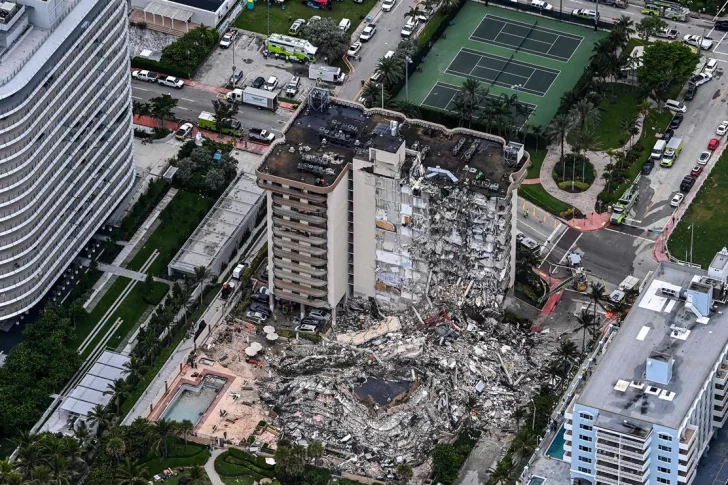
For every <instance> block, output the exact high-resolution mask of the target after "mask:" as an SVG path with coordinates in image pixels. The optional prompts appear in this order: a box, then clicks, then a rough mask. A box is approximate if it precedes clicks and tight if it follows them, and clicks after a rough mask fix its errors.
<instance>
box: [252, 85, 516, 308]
mask: <svg viewBox="0 0 728 485" xmlns="http://www.w3.org/2000/svg"><path fill="white" fill-rule="evenodd" d="M314 98H315V96H314V97H312V98H311V99H309V102H308V103H309V104H308V105H304V106H301V107H300V108H299V112H298V113H297V114H296V116H295V117H294V119H293V120H292V121H291V123H290V124H289V127H288V128H287V129H286V130H284V133H285V138H283V139H280V140H277V142H276V144H275V145H274V146H273V147H272V148H271V149H270V150H269V151H268V153H267V154H266V156H265V158H264V160H263V162H262V163H261V165H260V167H259V168H258V172H257V175H258V184H259V186H260V187H262V188H263V189H265V190H266V191H267V201H268V248H269V252H268V258H269V259H268V269H269V285H270V288H271V289H272V293H273V294H274V295H275V296H276V297H279V298H282V299H284V300H288V301H292V302H297V303H300V304H301V311H304V310H305V308H306V307H313V308H328V309H331V310H333V311H334V318H335V312H336V307H337V305H339V304H340V303H341V302H342V301H343V300H345V299H346V298H347V297H351V296H357V297H368V298H372V299H376V301H377V302H378V304H380V305H382V306H384V307H388V308H393V309H398V308H399V309H401V308H404V307H406V306H408V305H410V304H412V303H413V302H417V301H419V300H421V299H423V298H430V297H432V298H436V297H439V296H443V297H450V299H451V300H452V301H455V300H456V299H457V300H458V301H461V302H463V301H465V300H466V299H467V300H468V302H469V303H470V304H472V305H473V306H475V307H477V308H479V309H480V310H482V311H483V312H484V313H487V312H493V313H498V312H499V311H501V308H500V305H501V302H502V298H503V294H504V291H505V289H506V288H508V287H509V286H510V284H511V283H512V278H513V277H514V275H515V272H514V271H513V270H512V267H513V265H514V264H515V257H514V252H515V238H512V237H511V236H512V232H513V231H514V230H515V219H514V217H515V211H513V210H512V208H513V206H514V205H515V203H514V200H515V197H516V194H515V191H514V188H515V187H516V186H517V185H518V183H520V181H521V180H522V178H523V176H524V175H525V168H526V165H527V163H526V162H527V154H526V153H525V152H524V151H523V147H522V145H518V144H511V145H508V144H507V143H506V141H505V140H504V139H503V138H501V137H497V136H493V135H488V134H485V133H480V132H476V131H473V130H468V129H455V130H446V129H445V128H444V127H442V126H440V125H435V124H431V123H426V122H423V121H419V120H408V119H405V118H404V117H402V115H400V114H398V113H394V112H391V111H385V110H380V109H372V110H366V109H365V108H363V107H362V106H361V105H358V104H355V103H351V102H347V101H343V100H338V99H333V100H328V99H325V96H322V98H321V99H314ZM517 169H518V170H517ZM458 285H459V286H458ZM447 292H450V294H449V295H445V293H447Z"/></svg>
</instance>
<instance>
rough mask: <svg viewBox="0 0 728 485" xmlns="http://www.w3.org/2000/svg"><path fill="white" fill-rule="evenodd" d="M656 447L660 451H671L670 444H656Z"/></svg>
mask: <svg viewBox="0 0 728 485" xmlns="http://www.w3.org/2000/svg"><path fill="white" fill-rule="evenodd" d="M657 449H658V450H660V451H667V452H668V453H672V447H670V446H665V445H657Z"/></svg>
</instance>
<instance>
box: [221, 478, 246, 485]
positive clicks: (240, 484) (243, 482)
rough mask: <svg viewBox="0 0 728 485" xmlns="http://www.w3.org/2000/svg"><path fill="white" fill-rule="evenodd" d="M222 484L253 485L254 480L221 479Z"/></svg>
mask: <svg viewBox="0 0 728 485" xmlns="http://www.w3.org/2000/svg"><path fill="white" fill-rule="evenodd" d="M220 478H221V479H222V483H224V484H225V485H253V482H255V480H253V479H252V478H250V477H220Z"/></svg>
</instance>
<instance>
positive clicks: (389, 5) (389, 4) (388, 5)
mask: <svg viewBox="0 0 728 485" xmlns="http://www.w3.org/2000/svg"><path fill="white" fill-rule="evenodd" d="M396 3H397V0H384V3H382V10H384V11H385V12H391V11H392V9H393V8H394V6H395V5H396Z"/></svg>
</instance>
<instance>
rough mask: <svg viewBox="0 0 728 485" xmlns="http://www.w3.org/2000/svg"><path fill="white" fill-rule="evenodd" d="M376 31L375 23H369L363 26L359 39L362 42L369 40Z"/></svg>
mask: <svg viewBox="0 0 728 485" xmlns="http://www.w3.org/2000/svg"><path fill="white" fill-rule="evenodd" d="M376 33H377V26H376V25H375V24H369V25H367V26H366V27H364V30H363V31H362V33H361V34H359V40H360V41H362V42H369V41H370V40H371V38H372V37H374V34H376Z"/></svg>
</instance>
